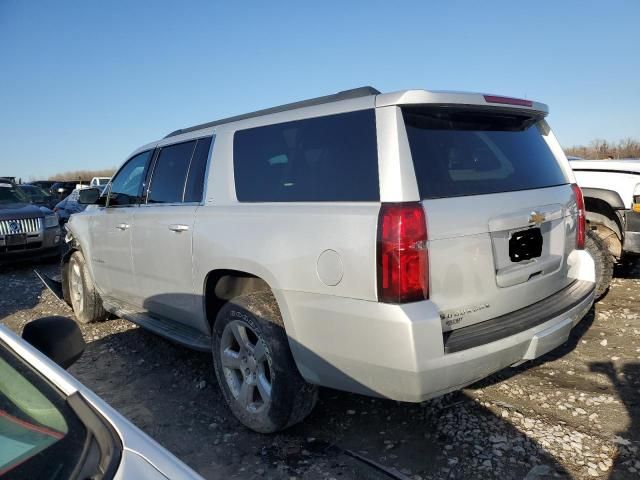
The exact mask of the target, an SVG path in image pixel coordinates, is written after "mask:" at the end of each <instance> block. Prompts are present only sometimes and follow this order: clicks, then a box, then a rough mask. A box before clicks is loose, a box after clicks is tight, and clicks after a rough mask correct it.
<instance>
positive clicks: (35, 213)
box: [0, 203, 46, 220]
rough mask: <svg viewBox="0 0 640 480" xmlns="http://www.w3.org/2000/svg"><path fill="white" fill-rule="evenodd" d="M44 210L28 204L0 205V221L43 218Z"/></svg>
mask: <svg viewBox="0 0 640 480" xmlns="http://www.w3.org/2000/svg"><path fill="white" fill-rule="evenodd" d="M44 210H46V209H44ZM44 210H43V209H42V208H40V207H39V206H37V205H32V204H30V203H5V204H0V220H13V219H16V218H39V217H44V213H45V212H44Z"/></svg>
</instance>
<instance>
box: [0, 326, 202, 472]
mask: <svg viewBox="0 0 640 480" xmlns="http://www.w3.org/2000/svg"><path fill="white" fill-rule="evenodd" d="M25 340H26V341H25ZM27 342H29V343H31V344H32V345H33V346H32V345H29V343H27ZM84 346H85V344H84V340H83V339H82V334H81V333H80V329H79V328H78V327H77V325H76V324H75V322H74V321H73V320H71V319H68V318H64V317H47V318H42V319H39V320H35V321H33V322H31V323H29V324H27V325H26V327H25V330H24V333H23V339H20V338H19V337H18V336H16V335H15V334H14V333H13V332H11V331H10V330H9V329H8V328H6V327H5V326H3V325H0V477H6V478H12V479H22V478H25V479H27V478H29V479H33V478H56V479H67V478H95V479H111V478H115V479H134V478H135V479H138V478H140V479H142V478H144V479H166V478H180V479H200V478H201V477H200V476H199V475H198V474H197V473H195V472H194V471H193V470H191V469H190V468H189V467H188V466H186V465H185V464H184V463H182V462H181V461H180V460H178V459H177V458H176V457H174V456H173V455H172V454H171V453H169V452H168V451H167V450H165V449H164V448H163V447H161V446H160V445H159V444H157V443H156V442H155V441H154V440H152V439H151V438H150V437H148V436H147V435H146V434H144V433H143V432H142V431H141V430H139V429H138V428H137V427H135V426H134V425H133V424H131V423H130V422H129V421H128V420H126V419H125V418H124V417H123V416H122V415H120V414H119V413H118V412H117V411H115V410H114V409H113V408H111V407H110V406H109V405H107V404H106V403H105V402H104V401H103V400H101V399H100V397H98V396H97V395H96V394H95V393H93V392H92V391H91V390H89V389H88V388H86V387H85V386H84V385H82V384H81V383H80V382H78V381H77V380H76V379H75V378H73V377H72V376H71V375H69V374H68V373H67V372H65V370H64V369H63V368H61V366H63V367H65V368H66V367H69V366H70V365H71V364H72V363H73V362H74V361H75V360H77V359H78V358H79V357H80V355H81V354H82V351H83V350H84ZM34 347H37V349H36V348H34ZM38 349H39V350H41V351H42V352H43V353H46V355H48V356H49V357H51V359H50V358H47V356H45V355H44V354H43V353H41V351H38ZM54 361H55V363H54ZM56 363H58V364H59V365H60V366H59V365H57V364H56Z"/></svg>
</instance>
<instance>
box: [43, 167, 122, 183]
mask: <svg viewBox="0 0 640 480" xmlns="http://www.w3.org/2000/svg"><path fill="white" fill-rule="evenodd" d="M114 173H116V169H115V168H103V169H101V170H100V169H99V170H73V171H71V172H62V173H56V174H55V175H50V176H49V178H47V180H52V181H54V180H55V181H59V182H60V181H64V180H67V181H70V182H75V181H82V182H89V181H91V179H92V178H93V177H111V176H112V175H113V174H114ZM38 180H39V179H38Z"/></svg>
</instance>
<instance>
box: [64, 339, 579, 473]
mask: <svg viewBox="0 0 640 480" xmlns="http://www.w3.org/2000/svg"><path fill="white" fill-rule="evenodd" d="M70 372H71V373H72V374H73V375H74V376H76V377H77V378H78V379H79V380H80V381H82V382H83V383H84V384H85V385H87V386H88V387H89V388H91V389H92V390H94V391H95V392H96V393H97V394H98V395H100V396H101V397H102V398H103V399H105V400H106V401H107V402H109V403H110V404H111V405H112V406H114V407H115V408H116V409H118V410H119V411H120V412H122V413H123V414H124V415H125V416H126V417H128V418H129V419H130V420H132V421H133V422H134V423H135V424H136V425H137V426H139V427H140V428H142V430H144V431H145V432H146V433H148V434H149V435H151V436H152V437H153V438H155V439H156V440H157V441H159V442H160V443H161V444H162V445H163V446H165V447H166V448H168V449H169V450H170V451H171V452H173V453H174V454H175V455H177V456H178V457H180V458H181V459H182V460H184V461H185V462H186V463H187V464H189V465H190V466H191V467H193V468H194V469H195V470H197V471H198V472H199V473H200V474H201V475H203V476H204V477H206V478H223V477H226V476H231V475H236V476H239V477H240V478H289V477H291V476H295V477H297V478H309V479H316V478H318V479H320V478H326V477H327V475H328V476H333V477H337V476H340V478H345V479H350V478H370V479H376V478H386V479H388V478H396V479H397V478H400V479H406V478H500V479H512V478H513V479H523V478H525V477H526V478H527V479H528V480H531V479H535V478H551V477H555V478H568V477H569V474H568V473H567V472H566V471H565V470H564V469H563V467H562V466H561V465H560V464H559V463H557V462H556V461H555V459H554V458H553V457H552V456H551V455H549V454H547V453H546V452H545V450H544V448H542V447H541V446H540V445H539V444H537V443H536V442H535V440H533V439H531V438H527V436H526V435H525V434H524V433H523V432H522V431H520V430H519V429H518V428H516V427H515V426H514V425H513V424H511V423H509V422H508V421H506V420H505V419H503V418H500V417H499V416H497V415H495V414H494V413H493V412H492V411H491V410H489V409H488V408H486V407H485V406H483V405H482V404H481V403H479V402H478V401H476V400H474V399H472V398H470V397H468V396H467V395H465V394H464V393H462V392H456V393H452V394H449V395H446V396H444V397H441V398H438V399H435V400H431V401H427V402H423V403H421V404H410V403H401V402H395V401H390V400H382V399H375V398H368V397H364V396H361V395H356V394H349V393H344V392H339V391H335V390H330V389H321V391H320V400H319V403H318V405H317V407H316V409H315V410H314V412H313V413H312V414H311V415H310V416H309V417H308V418H307V420H305V421H304V422H303V423H301V424H299V425H296V426H294V427H292V428H290V429H288V430H286V431H284V432H281V433H278V434H274V435H261V434H257V433H254V432H252V431H249V430H248V429H246V428H244V427H243V426H242V425H240V424H239V422H238V421H237V420H236V419H235V418H234V417H233V415H232V414H231V413H230V411H229V409H228V408H227V406H226V404H225V403H224V399H223V397H222V394H221V393H220V390H219V388H218V385H217V384H216V380H215V376H214V374H213V368H212V361H211V357H210V355H208V354H203V353H198V352H193V351H191V350H188V349H186V348H183V347H180V346H177V345H174V344H172V343H170V342H168V341H165V340H163V339H161V338H159V337H157V336H155V335H153V334H151V333H148V332H146V331H144V330H142V329H139V328H133V329H128V330H126V331H123V332H117V333H112V334H110V335H107V336H105V337H103V338H101V339H100V340H96V341H93V342H91V343H89V344H88V346H87V350H86V352H85V354H84V355H83V357H82V358H81V359H80V361H78V363H77V364H76V365H74V366H73V367H72V368H71V369H70ZM532 469H533V470H532ZM527 474H529V476H527ZM416 475H417V476H418V477H416Z"/></svg>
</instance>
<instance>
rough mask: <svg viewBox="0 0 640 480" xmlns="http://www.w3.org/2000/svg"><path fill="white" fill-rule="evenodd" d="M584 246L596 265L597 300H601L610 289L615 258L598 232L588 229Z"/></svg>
mask: <svg viewBox="0 0 640 480" xmlns="http://www.w3.org/2000/svg"><path fill="white" fill-rule="evenodd" d="M584 248H585V250H586V251H587V252H589V253H590V254H591V256H592V257H593V261H594V262H595V266H596V300H600V299H601V298H602V297H604V295H605V294H606V293H607V291H608V290H609V285H610V284H611V278H613V264H614V259H613V255H611V252H609V249H608V248H607V245H606V244H605V243H604V242H603V241H602V239H601V238H600V237H599V236H598V234H597V233H596V232H594V231H592V230H587V232H586V238H585V242H584Z"/></svg>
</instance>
